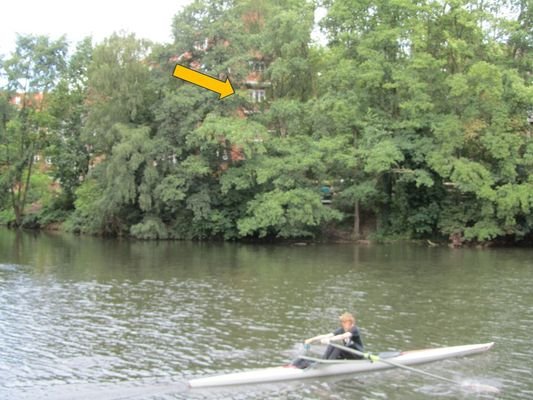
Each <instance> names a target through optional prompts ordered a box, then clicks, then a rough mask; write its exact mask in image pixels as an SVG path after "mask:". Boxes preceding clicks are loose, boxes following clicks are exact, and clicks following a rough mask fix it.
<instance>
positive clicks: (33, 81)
mask: <svg viewBox="0 0 533 400" xmlns="http://www.w3.org/2000/svg"><path fill="white" fill-rule="evenodd" d="M67 49H68V46H67V42H66V39H65V38H64V37H61V38H59V39H57V40H55V41H54V40H50V39H49V38H48V37H45V36H22V35H19V36H17V43H16V48H15V51H14V52H13V53H12V54H11V56H10V57H9V58H8V59H6V60H5V61H4V63H3V65H2V67H3V70H4V74H5V77H6V82H7V83H6V86H5V87H4V88H3V91H4V92H6V93H7V94H8V96H9V99H10V101H12V102H15V103H16V107H15V111H14V112H13V114H12V118H11V119H9V121H8V122H7V123H6V122H5V115H6V114H4V121H3V126H4V128H5V136H4V140H3V141H2V143H1V144H0V146H1V147H2V149H1V153H2V158H3V163H4V164H5V165H6V167H5V171H4V184H5V186H7V188H8V192H9V197H10V203H11V207H12V208H13V212H14V214H15V224H16V225H17V226H21V224H22V218H23V216H24V208H25V206H26V201H27V196H28V193H29V190H30V182H31V176H32V173H33V167H34V156H35V155H37V154H38V153H39V152H41V151H42V150H43V149H44V148H45V147H46V146H47V144H48V142H49V140H50V130H49V128H50V126H51V124H52V120H53V118H52V116H51V115H50V113H49V110H48V103H47V101H48V94H49V92H50V91H51V90H52V89H53V88H54V87H55V85H56V84H57V82H58V81H59V79H60V76H61V74H62V72H63V71H64V69H65V59H66V54H67Z"/></svg>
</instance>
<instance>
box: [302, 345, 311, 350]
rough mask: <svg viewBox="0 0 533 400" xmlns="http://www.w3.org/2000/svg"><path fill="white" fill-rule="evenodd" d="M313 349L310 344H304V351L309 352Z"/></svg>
mask: <svg viewBox="0 0 533 400" xmlns="http://www.w3.org/2000/svg"><path fill="white" fill-rule="evenodd" d="M310 348H311V345H310V344H309V343H304V350H305V351H307V350H309V349H310Z"/></svg>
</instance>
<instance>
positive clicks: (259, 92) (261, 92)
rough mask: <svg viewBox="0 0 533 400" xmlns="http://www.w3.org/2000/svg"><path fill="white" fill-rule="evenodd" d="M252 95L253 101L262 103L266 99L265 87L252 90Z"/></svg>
mask: <svg viewBox="0 0 533 400" xmlns="http://www.w3.org/2000/svg"><path fill="white" fill-rule="evenodd" d="M250 97H251V100H252V102H253V103H261V102H262V101H265V100H266V93H265V89H252V90H250Z"/></svg>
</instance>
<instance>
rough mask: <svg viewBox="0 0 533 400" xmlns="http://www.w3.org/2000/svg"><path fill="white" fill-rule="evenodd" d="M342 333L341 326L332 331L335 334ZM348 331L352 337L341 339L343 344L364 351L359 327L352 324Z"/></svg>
mask: <svg viewBox="0 0 533 400" xmlns="http://www.w3.org/2000/svg"><path fill="white" fill-rule="evenodd" d="M343 333H344V329H342V328H339V329H337V330H336V331H335V332H333V334H334V335H335V336H337V335H342V334H343ZM350 333H351V334H352V337H351V338H350V339H345V340H344V341H343V345H344V346H346V347H350V348H352V349H354V350H357V351H360V352H364V351H365V350H364V347H363V340H362V339H361V332H359V328H358V327H357V326H353V327H352V329H350Z"/></svg>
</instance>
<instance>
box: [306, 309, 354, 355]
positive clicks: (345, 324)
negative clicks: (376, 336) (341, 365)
mask: <svg viewBox="0 0 533 400" xmlns="http://www.w3.org/2000/svg"><path fill="white" fill-rule="evenodd" d="M339 319H340V322H341V327H340V328H338V329H337V330H335V331H334V332H333V333H328V334H325V335H319V336H315V337H312V338H310V339H306V340H305V341H304V343H305V344H306V345H310V344H311V343H314V342H318V341H320V343H322V344H329V342H336V341H338V342H340V341H342V344H343V345H344V346H346V347H350V348H352V349H354V350H358V351H360V352H364V346H363V341H362V339H361V333H360V332H359V328H358V327H357V326H356V321H355V317H354V316H353V315H352V314H350V313H344V314H342V315H341V316H340V317H339ZM322 358H324V359H326V360H339V359H350V360H355V359H360V358H362V357H359V356H357V355H355V354H353V353H349V352H347V351H344V350H341V349H339V348H337V347H333V346H328V347H327V349H326V352H325V353H324V355H323V356H322Z"/></svg>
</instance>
